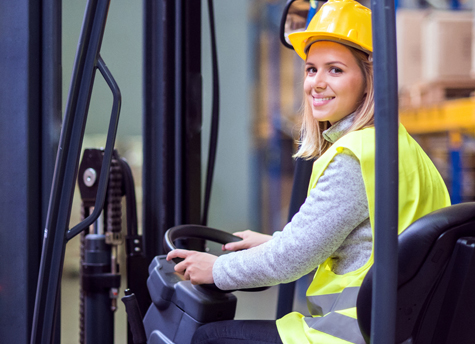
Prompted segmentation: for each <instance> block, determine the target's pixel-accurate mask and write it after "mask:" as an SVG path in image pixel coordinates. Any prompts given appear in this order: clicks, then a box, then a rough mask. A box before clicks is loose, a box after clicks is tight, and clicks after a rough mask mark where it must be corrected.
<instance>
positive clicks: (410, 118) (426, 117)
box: [399, 98, 475, 134]
mask: <svg viewBox="0 0 475 344" xmlns="http://www.w3.org/2000/svg"><path fill="white" fill-rule="evenodd" d="M399 118H400V120H401V123H402V124H403V125H404V126H405V127H406V129H407V131H408V132H410V133H411V134H428V133H436V132H444V131H452V130H461V129H474V128H475V99H474V98H463V99H457V100H448V101H445V102H443V103H441V104H438V105H435V106H432V107H424V108H417V109H402V110H400V111H399Z"/></svg>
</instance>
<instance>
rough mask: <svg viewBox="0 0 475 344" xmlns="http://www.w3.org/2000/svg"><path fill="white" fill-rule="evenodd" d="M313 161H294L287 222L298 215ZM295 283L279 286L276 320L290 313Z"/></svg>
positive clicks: (304, 196) (304, 197) (303, 200)
mask: <svg viewBox="0 0 475 344" xmlns="http://www.w3.org/2000/svg"><path fill="white" fill-rule="evenodd" d="M313 162H314V160H304V159H300V158H298V159H296V160H295V170H294V181H293V184H292V195H291V197H290V205H289V216H288V218H287V222H290V221H291V220H292V217H294V215H295V214H297V213H298V211H299V210H300V207H301V206H302V204H303V203H304V202H305V199H306V198H307V190H308V183H309V182H310V176H311V175H312V167H313ZM296 283H297V282H296V281H295V282H290V283H285V284H281V285H279V298H278V300H277V314H276V318H277V319H279V318H282V317H283V316H284V315H286V314H288V313H290V312H292V308H293V305H294V294H295V285H296Z"/></svg>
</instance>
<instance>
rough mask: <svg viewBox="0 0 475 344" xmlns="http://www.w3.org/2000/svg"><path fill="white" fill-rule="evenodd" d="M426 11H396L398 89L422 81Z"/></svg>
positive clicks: (427, 12)
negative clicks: (423, 27)
mask: <svg viewBox="0 0 475 344" xmlns="http://www.w3.org/2000/svg"><path fill="white" fill-rule="evenodd" d="M429 13H430V12H429V11H428V10H409V9H398V10H397V12H396V38H397V60H398V85H399V89H404V88H407V87H410V86H411V85H413V84H415V83H418V82H420V81H421V80H422V23H423V21H424V19H425V18H426V17H427V15H428V14H429Z"/></svg>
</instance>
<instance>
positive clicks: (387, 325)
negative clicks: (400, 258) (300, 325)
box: [371, 0, 399, 344]
mask: <svg viewBox="0 0 475 344" xmlns="http://www.w3.org/2000/svg"><path fill="white" fill-rule="evenodd" d="M371 9H372V13H373V15H372V22H373V51H374V53H373V56H374V78H375V82H374V89H375V128H376V195H375V197H376V199H375V204H376V210H375V212H376V214H375V237H374V241H375V252H374V267H373V269H374V270H373V271H374V275H375V277H374V280H373V300H372V302H373V309H372V320H371V343H377V344H390V343H394V338H395V328H396V288H397V235H398V123H399V121H398V98H397V89H398V88H397V60H396V18H395V7H394V0H372V1H371Z"/></svg>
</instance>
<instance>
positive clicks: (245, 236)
mask: <svg viewBox="0 0 475 344" xmlns="http://www.w3.org/2000/svg"><path fill="white" fill-rule="evenodd" d="M233 234H234V235H235V236H238V237H240V238H242V240H241V241H237V242H230V243H227V244H226V245H223V247H222V250H223V251H226V250H227V251H238V250H245V249H247V248H251V247H255V246H259V245H260V244H263V243H265V242H267V241H269V240H270V239H272V236H271V235H267V234H262V233H257V232H253V231H250V230H249V229H248V230H245V231H243V232H236V233H233Z"/></svg>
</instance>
